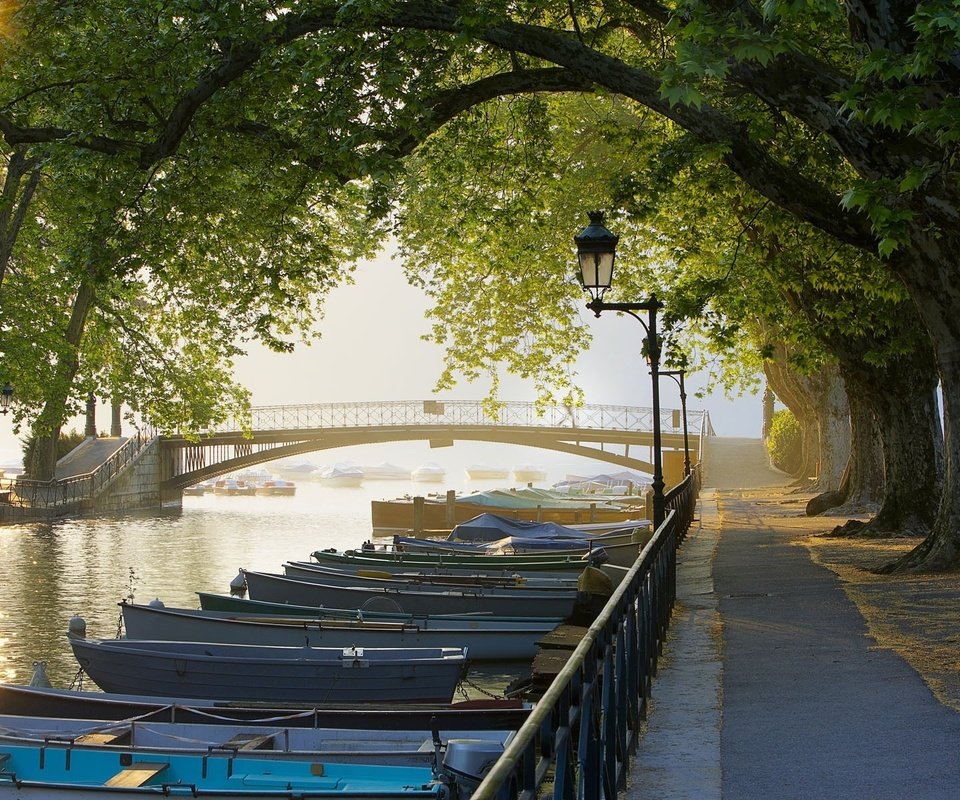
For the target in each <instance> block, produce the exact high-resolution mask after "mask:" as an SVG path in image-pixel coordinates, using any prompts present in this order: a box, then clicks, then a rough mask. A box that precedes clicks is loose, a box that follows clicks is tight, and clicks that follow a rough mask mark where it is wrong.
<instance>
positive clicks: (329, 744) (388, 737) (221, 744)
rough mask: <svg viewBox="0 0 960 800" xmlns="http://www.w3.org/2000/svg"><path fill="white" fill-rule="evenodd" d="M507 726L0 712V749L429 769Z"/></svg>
mask: <svg viewBox="0 0 960 800" xmlns="http://www.w3.org/2000/svg"><path fill="white" fill-rule="evenodd" d="M513 734H514V731H512V730H482V729H480V730H469V731H458V730H438V729H431V727H430V726H429V723H428V722H427V721H424V723H423V727H421V728H413V729H409V730H405V729H401V730H383V729H382V728H376V729H363V728H355V729H350V728H321V727H316V728H306V727H298V726H291V725H284V724H283V722H282V721H281V722H274V723H272V724H255V723H244V722H235V721H228V722H223V721H221V722H219V723H217V724H214V723H211V722H160V721H157V720H153V719H149V718H147V719H144V718H141V717H129V718H127V719H74V718H64V717H49V716H21V715H13V714H0V751H2V747H3V746H4V745H6V744H44V745H45V746H46V747H49V748H56V747H76V748H84V749H99V750H105V751H107V752H113V753H118V754H119V753H127V754H129V755H134V754H136V755H137V756H143V755H144V754H145V753H146V752H150V753H153V754H155V755H156V754H165V753H171V752H173V753H199V754H201V755H203V754H221V755H228V754H230V753H232V754H234V755H243V756H246V757H249V758H258V759H271V760H276V759H283V760H290V759H311V760H314V761H318V760H325V761H336V762H340V763H366V764H393V765H408V766H414V765H423V766H428V767H434V768H435V767H436V766H437V765H436V759H437V755H438V753H439V752H442V751H443V750H445V749H446V748H447V747H448V746H449V744H450V740H451V739H453V740H454V741H457V740H463V739H469V740H471V741H473V742H476V743H477V744H480V745H482V746H483V748H484V749H486V747H487V746H488V745H490V744H494V745H497V746H499V747H501V748H502V747H504V746H505V745H506V744H507V743H509V741H510V739H512V738H513Z"/></svg>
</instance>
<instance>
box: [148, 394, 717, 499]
mask: <svg viewBox="0 0 960 800" xmlns="http://www.w3.org/2000/svg"><path fill="white" fill-rule="evenodd" d="M687 425H688V434H689V436H688V438H689V443H690V458H691V462H693V463H696V462H697V461H698V460H699V442H700V439H701V436H703V435H709V434H711V433H712V432H713V431H712V428H711V426H710V417H709V415H708V414H707V412H705V411H688V412H687ZM660 426H661V440H662V445H663V451H664V464H665V467H666V463H667V459H668V458H669V456H670V454H671V453H672V454H674V455H676V454H679V456H680V463H682V459H683V447H684V437H683V420H682V418H681V415H680V412H679V411H676V410H674V409H661V411H660ZM412 440H427V441H429V442H430V444H431V446H432V447H446V446H450V445H452V444H453V443H454V442H456V441H484V442H501V443H504V444H519V445H526V446H528V447H539V448H543V449H547V450H555V451H559V452H562V453H570V454H571V455H577V456H586V457H587V458H594V459H598V460H600V461H607V462H609V463H611V464H618V465H620V466H623V467H628V468H632V469H636V470H640V471H642V472H648V473H649V472H652V469H653V468H652V465H651V463H650V460H651V458H652V456H651V455H650V449H651V448H652V444H653V410H652V409H650V408H640V407H634V406H608V405H584V406H580V407H577V408H569V407H566V406H546V407H543V406H538V405H537V404H535V403H514V402H504V403H499V404H497V405H496V407H494V408H491V407H489V406H487V405H486V404H484V403H480V402H441V401H437V400H426V401H417V402H406V401H396V402H371V403H326V404H314V405H295V406H261V407H257V408H254V409H253V418H252V425H251V430H249V431H247V432H244V431H241V430H217V431H210V432H208V433H206V434H204V435H203V436H202V437H201V439H200V440H199V441H191V440H188V439H187V438H185V437H182V436H175V435H174V436H163V437H161V440H160V447H161V474H162V484H161V488H162V491H163V492H165V493H170V492H175V491H177V490H179V489H182V488H184V487H185V486H189V485H191V484H194V483H197V482H199V481H203V480H207V479H209V478H212V477H215V476H217V475H224V474H226V473H229V472H234V471H237V470H240V469H243V468H246V467H250V466H253V465H255V464H262V463H264V462H266V461H273V460H274V459H278V458H286V457H289V456H294V455H300V454H303V453H310V452H314V451H317V450H328V449H332V448H336V447H348V446H351V445H360V444H378V443H384V442H401V441H412ZM631 448H633V449H634V451H636V450H637V449H640V448H647V452H646V453H644V454H643V455H644V457H643V458H638V457H637V456H636V454H633V455H631ZM674 460H676V459H675V458H674ZM665 472H666V469H665Z"/></svg>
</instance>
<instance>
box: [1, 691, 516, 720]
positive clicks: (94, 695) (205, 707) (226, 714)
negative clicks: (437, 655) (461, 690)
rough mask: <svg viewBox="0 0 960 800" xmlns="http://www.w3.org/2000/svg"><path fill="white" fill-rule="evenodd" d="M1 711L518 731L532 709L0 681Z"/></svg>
mask: <svg viewBox="0 0 960 800" xmlns="http://www.w3.org/2000/svg"><path fill="white" fill-rule="evenodd" d="M0 713H3V714H16V715H20V716H43V717H51V718H73V719H94V720H105V719H106V720H125V719H130V718H132V717H136V718H138V719H140V720H141V721H145V722H146V721H150V722H178V723H179V722H189V723H204V724H213V725H232V724H235V723H237V722H243V724H244V725H258V726H275V725H284V726H286V727H296V728H343V729H350V730H353V729H371V730H389V731H397V730H431V729H432V728H433V727H434V726H436V727H437V728H438V729H439V730H449V731H465V730H514V729H516V728H518V727H519V726H520V725H522V724H523V722H524V721H525V720H526V717H527V714H528V713H529V709H528V708H526V707H524V706H523V704H522V703H520V702H519V701H516V700H482V701H468V702H464V703H443V704H435V705H426V704H420V705H402V706H390V707H383V706H381V707H377V708H373V707H370V706H366V707H363V706H359V707H358V706H357V705H356V704H352V703H351V704H348V705H346V706H344V707H338V706H337V705H335V704H333V705H324V706H320V705H313V704H304V703H294V704H280V703H277V704H272V705H271V704H257V703H252V702H251V703H246V704H241V703H236V702H234V701H230V700H212V699H209V698H184V697H158V696H155V695H154V696H151V695H145V694H122V693H121V694H114V693H111V694H104V693H103V692H89V691H78V690H72V689H53V688H50V687H46V688H44V687H37V686H20V685H16V684H0Z"/></svg>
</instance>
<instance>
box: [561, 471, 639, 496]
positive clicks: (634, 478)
mask: <svg viewBox="0 0 960 800" xmlns="http://www.w3.org/2000/svg"><path fill="white" fill-rule="evenodd" d="M650 486H651V483H650V478H649V477H647V476H646V475H644V474H642V473H640V472H633V471H631V470H621V471H619V472H603V473H600V474H597V475H567V477H566V478H565V479H564V480H562V481H558V482H557V483H555V484H554V485H553V487H552V488H553V490H554V491H557V492H563V493H567V494H580V495H591V494H602V495H628V496H630V495H642V494H644V493H645V492H646V491H647V490H648V489H649V488H650Z"/></svg>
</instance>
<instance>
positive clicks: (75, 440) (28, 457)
mask: <svg viewBox="0 0 960 800" xmlns="http://www.w3.org/2000/svg"><path fill="white" fill-rule="evenodd" d="M86 438H87V437H86V436H85V435H84V434H82V433H81V432H80V431H77V430H70V431H61V432H60V436H59V437H57V460H58V461H59V460H60V459H61V458H63V457H64V456H65V455H66V454H67V453H69V452H70V451H71V450H73V448H75V447H76V446H77V445H79V444H80V443H82V442H83V440H84V439H86ZM22 441H23V465H24V466H25V467H26V468H27V477H29V474H30V465H31V464H32V463H33V451H34V450H36V448H37V440H36V439H34V437H33V436H28V437H26V438H25V439H23V440H22Z"/></svg>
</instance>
